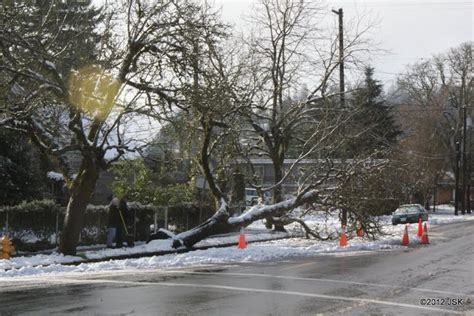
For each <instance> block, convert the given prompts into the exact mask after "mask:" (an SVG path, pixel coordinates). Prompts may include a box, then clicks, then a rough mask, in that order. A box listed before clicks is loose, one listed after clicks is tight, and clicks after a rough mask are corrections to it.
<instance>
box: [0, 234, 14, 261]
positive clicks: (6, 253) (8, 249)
mask: <svg viewBox="0 0 474 316" xmlns="http://www.w3.org/2000/svg"><path fill="white" fill-rule="evenodd" d="M0 247H1V248H2V249H1V251H2V253H1V259H10V257H11V255H12V253H13V252H14V251H15V247H13V244H12V242H11V240H10V238H8V237H7V236H3V237H2V240H1V242H0Z"/></svg>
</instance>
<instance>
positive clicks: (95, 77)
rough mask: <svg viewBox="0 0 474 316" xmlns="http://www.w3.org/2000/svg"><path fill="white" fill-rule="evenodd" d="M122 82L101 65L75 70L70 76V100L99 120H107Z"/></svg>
mask: <svg viewBox="0 0 474 316" xmlns="http://www.w3.org/2000/svg"><path fill="white" fill-rule="evenodd" d="M120 87H121V84H120V82H119V81H118V80H116V79H114V78H113V76H111V75H110V74H107V73H106V71H105V70H104V69H103V68H102V67H101V66H99V65H90V66H86V67H83V68H81V69H79V70H78V71H74V72H73V73H71V76H70V78H69V101H70V103H71V104H73V105H74V106H75V107H77V108H79V109H81V110H82V111H83V112H84V113H87V114H89V115H91V116H93V117H94V118H96V119H99V120H105V119H106V118H107V116H108V115H109V113H110V111H111V110H112V107H113V106H114V104H115V99H116V97H117V94H118V93H119V90H120Z"/></svg>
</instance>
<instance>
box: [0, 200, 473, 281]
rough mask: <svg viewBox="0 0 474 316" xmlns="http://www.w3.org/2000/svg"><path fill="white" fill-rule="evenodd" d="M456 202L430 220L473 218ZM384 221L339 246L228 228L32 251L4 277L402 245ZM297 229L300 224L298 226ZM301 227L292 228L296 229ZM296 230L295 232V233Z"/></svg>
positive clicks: (6, 267) (314, 221) (4, 268)
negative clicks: (75, 249)
mask: <svg viewBox="0 0 474 316" xmlns="http://www.w3.org/2000/svg"><path fill="white" fill-rule="evenodd" d="M453 213H454V209H453V208H452V207H451V206H441V207H438V208H437V211H436V213H434V214H433V213H430V217H429V221H428V225H429V227H430V226H431V225H442V224H447V223H453V222H459V221H466V220H474V215H472V214H470V215H465V216H454V215H453ZM380 220H381V222H382V224H383V231H384V235H382V236H380V238H379V239H378V240H376V241H372V240H367V239H365V238H353V239H351V240H349V244H348V246H347V247H340V246H339V243H338V241H337V240H332V241H317V240H307V239H304V238H300V237H295V238H291V239H281V240H271V241H265V242H257V243H252V244H249V245H248V247H247V248H246V249H244V250H240V249H237V247H236V245H237V241H238V236H236V235H235V234H229V235H224V236H218V237H211V238H208V239H206V240H203V241H201V242H200V243H198V244H196V245H195V247H209V246H211V247H212V246H217V245H223V244H228V243H234V244H235V246H231V247H224V248H210V249H205V250H195V251H190V252H186V253H182V254H166V255H160V256H152V257H147V258H139V259H124V260H108V259H109V258H110V257H116V256H126V255H132V254H140V253H150V252H160V251H171V250H172V248H171V241H170V240H155V241H152V242H150V243H149V244H146V245H139V246H136V247H133V248H122V249H101V250H94V251H86V252H84V253H83V254H81V257H79V256H77V257H74V256H62V255H59V254H51V255H35V256H32V257H13V258H12V259H11V260H0V277H17V276H32V275H43V274H46V273H58V272H78V273H81V272H91V271H104V270H121V269H130V268H132V269H133V268H136V269H148V268H178V267H190V266H208V265H212V264H232V263H241V262H262V261H272V260H273V261H274V260H285V259H288V258H293V257H311V256H315V255H325V254H335V253H351V252H358V251H380V250H393V249H401V248H403V246H400V240H401V237H402V234H403V230H404V228H405V225H396V226H393V225H392V224H391V217H390V216H383V217H381V218H380ZM307 223H308V224H309V225H310V226H318V228H319V230H322V231H323V232H325V233H328V234H330V233H336V234H337V233H338V232H339V229H340V228H339V227H340V224H339V222H338V219H337V217H336V216H333V217H326V216H324V214H319V215H314V216H311V217H310V218H307ZM417 226H418V225H417V224H411V225H409V233H410V243H412V244H417V243H418V238H417V237H416V231H417ZM295 230H298V228H296V227H295ZM296 232H297V231H293V233H296ZM290 235H291V233H290ZM246 236H247V240H248V241H258V240H265V239H272V238H282V237H285V236H288V235H286V234H285V233H269V232H268V231H265V230H263V224H262V223H254V224H252V225H251V226H249V227H248V228H247V229H246ZM83 257H84V258H87V259H102V258H103V259H104V260H107V261H102V262H98V263H80V264H78V265H64V263H71V262H78V263H79V262H81V261H83V260H84V258H83Z"/></svg>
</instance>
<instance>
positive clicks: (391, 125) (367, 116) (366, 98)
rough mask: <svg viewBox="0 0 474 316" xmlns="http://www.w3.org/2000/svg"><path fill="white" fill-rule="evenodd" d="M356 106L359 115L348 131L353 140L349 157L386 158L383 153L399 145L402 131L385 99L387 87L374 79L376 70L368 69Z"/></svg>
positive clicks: (350, 139) (348, 147) (356, 99)
mask: <svg viewBox="0 0 474 316" xmlns="http://www.w3.org/2000/svg"><path fill="white" fill-rule="evenodd" d="M353 105H354V108H353V110H354V111H356V114H355V115H354V119H353V121H352V122H353V123H352V124H351V127H350V128H349V130H348V131H349V133H350V134H349V135H350V137H349V138H348V139H349V143H348V146H347V149H346V153H345V154H346V155H347V156H348V157H358V156H359V157H360V156H368V155H373V154H375V156H376V157H382V156H383V153H382V152H384V151H386V150H388V149H390V148H392V147H393V145H394V144H395V143H396V142H397V137H398V136H399V135H400V130H399V128H398V126H397V124H396V123H395V119H394V117H393V114H392V112H391V107H390V106H389V105H387V102H386V100H385V99H384V97H383V85H382V84H381V83H380V81H378V80H376V79H374V68H372V67H367V68H366V69H365V79H364V82H363V84H362V86H361V87H360V88H359V89H357V90H356V92H355V93H354V95H353Z"/></svg>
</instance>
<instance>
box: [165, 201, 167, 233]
mask: <svg viewBox="0 0 474 316" xmlns="http://www.w3.org/2000/svg"><path fill="white" fill-rule="evenodd" d="M165 229H166V230H168V206H165Z"/></svg>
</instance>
